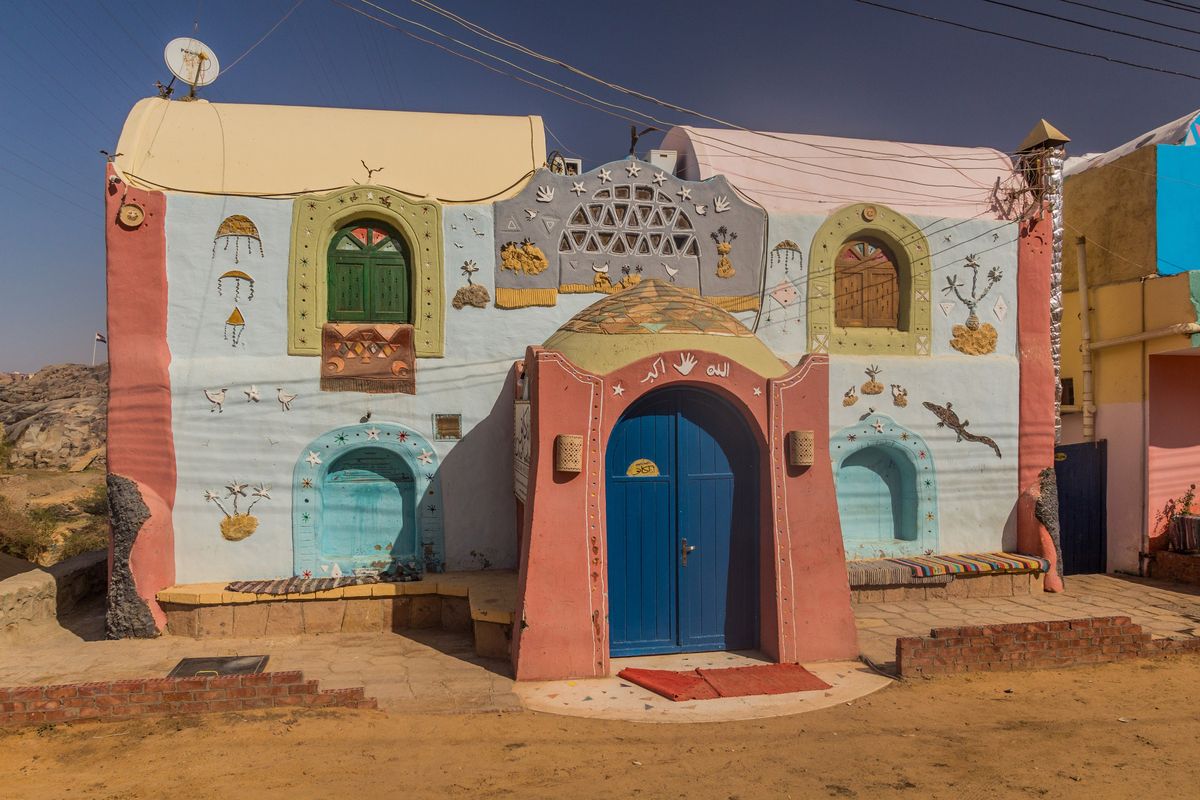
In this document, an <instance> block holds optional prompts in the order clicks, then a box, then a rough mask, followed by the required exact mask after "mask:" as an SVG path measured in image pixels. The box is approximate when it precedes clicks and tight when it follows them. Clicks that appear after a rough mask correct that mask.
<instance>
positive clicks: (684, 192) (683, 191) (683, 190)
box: [675, 186, 692, 203]
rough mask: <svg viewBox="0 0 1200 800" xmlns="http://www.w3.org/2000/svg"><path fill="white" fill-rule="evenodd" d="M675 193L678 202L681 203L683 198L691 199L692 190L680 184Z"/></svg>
mask: <svg viewBox="0 0 1200 800" xmlns="http://www.w3.org/2000/svg"><path fill="white" fill-rule="evenodd" d="M675 194H677V195H679V202H681V203H682V202H683V201H684V200H691V199H692V190H691V189H689V188H688V187H686V186H681V187H679V191H678V192H676V193H675Z"/></svg>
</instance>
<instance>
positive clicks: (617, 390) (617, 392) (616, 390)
mask: <svg viewBox="0 0 1200 800" xmlns="http://www.w3.org/2000/svg"><path fill="white" fill-rule="evenodd" d="M623 394H625V386H624V384H620V383H618V384H617V385H616V386H614V387H613V397H620V396H621V395H623Z"/></svg>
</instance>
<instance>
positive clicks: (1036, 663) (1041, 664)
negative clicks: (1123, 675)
mask: <svg viewBox="0 0 1200 800" xmlns="http://www.w3.org/2000/svg"><path fill="white" fill-rule="evenodd" d="M1183 653H1196V654H1200V639H1152V638H1151V636H1150V634H1149V633H1146V632H1144V631H1143V630H1142V626H1140V625H1135V624H1133V623H1132V622H1131V621H1130V619H1129V617H1088V618H1085V619H1071V620H1055V621H1052V622H1017V623H1010V624H1005V625H973V626H965V627H956V628H934V629H933V630H931V631H930V632H929V636H921V637H918V636H911V637H904V638H900V639H897V640H896V671H897V672H899V673H900V675H901V677H905V678H910V677H933V676H936V675H949V674H954V673H959V672H1012V671H1015V670H1022V669H1047V668H1054V667H1074V666H1080V665H1084V664H1102V663H1107V662H1111V661H1125V660H1129V659H1134V658H1148V657H1153V656H1161V655H1174V654H1183Z"/></svg>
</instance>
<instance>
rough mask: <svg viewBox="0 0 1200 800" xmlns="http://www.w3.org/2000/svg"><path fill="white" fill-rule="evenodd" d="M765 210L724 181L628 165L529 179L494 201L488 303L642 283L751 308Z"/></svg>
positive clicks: (516, 304)
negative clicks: (491, 298) (492, 288)
mask: <svg viewBox="0 0 1200 800" xmlns="http://www.w3.org/2000/svg"><path fill="white" fill-rule="evenodd" d="M765 227H766V213H765V212H764V211H763V210H762V209H761V208H759V207H757V206H754V205H752V204H750V203H747V202H746V201H744V200H742V199H741V198H740V197H739V196H738V195H737V193H736V192H734V190H733V188H732V187H731V186H730V185H729V182H728V181H726V179H725V178H724V177H723V176H716V177H713V178H710V179H708V180H706V181H684V180H680V179H679V178H676V177H675V176H674V175H671V174H669V173H666V172H663V171H662V170H660V169H658V168H656V167H654V166H652V165H651V164H648V163H646V162H644V161H638V160H635V159H626V160H624V161H614V162H611V163H609V164H605V165H604V166H601V167H597V168H596V169H594V170H591V171H590V172H587V173H585V174H583V175H559V174H556V173H553V172H550V171H549V170H546V169H541V170H538V171H537V172H536V173H534V176H533V178H532V179H531V180H530V182H529V184H528V185H526V187H525V188H524V189H523V190H522V191H521V193H520V194H518V195H517V196H515V197H513V198H511V199H509V200H505V201H502V202H499V203H497V204H496V214H495V228H496V248H497V252H496V305H497V306H499V307H501V308H521V307H524V306H538V305H542V306H552V305H555V304H556V303H557V299H558V295H559V294H560V293H568V294H572V293H590V292H596V293H602V294H607V293H612V292H615V291H620V290H621V289H624V288H628V287H630V286H634V285H636V284H637V283H639V282H640V281H641V280H642V278H657V279H660V280H664V281H667V282H669V283H673V284H675V285H676V286H679V287H681V288H685V289H689V290H692V291H695V292H697V293H699V294H701V295H703V296H704V297H706V298H708V299H709V300H712V301H713V302H715V303H717V304H719V305H721V306H722V307H724V308H726V309H728V310H730V311H745V310H752V309H756V308H758V304H759V302H760V296H759V289H760V283H761V277H762V263H763V236H764V232H765Z"/></svg>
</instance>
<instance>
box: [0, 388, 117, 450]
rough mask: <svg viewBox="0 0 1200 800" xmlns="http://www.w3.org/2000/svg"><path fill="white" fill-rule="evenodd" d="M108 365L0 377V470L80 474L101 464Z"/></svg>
mask: <svg viewBox="0 0 1200 800" xmlns="http://www.w3.org/2000/svg"><path fill="white" fill-rule="evenodd" d="M107 414H108V365H107V364H102V365H100V366H98V367H87V366H84V365H82V364H56V365H54V366H49V367H43V368H42V369H40V370H38V371H37V372H36V373H34V374H33V375H30V376H23V375H22V376H14V375H10V374H4V373H0V457H2V456H3V454H4V453H5V452H7V458H6V459H5V462H6V463H0V467H3V466H9V467H14V468H33V469H82V468H84V467H86V466H87V465H88V463H92V462H95V463H97V464H99V463H103V460H104V436H105V431H106V427H107Z"/></svg>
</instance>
